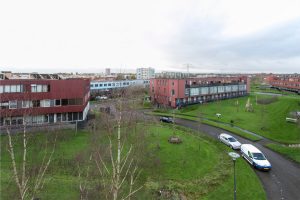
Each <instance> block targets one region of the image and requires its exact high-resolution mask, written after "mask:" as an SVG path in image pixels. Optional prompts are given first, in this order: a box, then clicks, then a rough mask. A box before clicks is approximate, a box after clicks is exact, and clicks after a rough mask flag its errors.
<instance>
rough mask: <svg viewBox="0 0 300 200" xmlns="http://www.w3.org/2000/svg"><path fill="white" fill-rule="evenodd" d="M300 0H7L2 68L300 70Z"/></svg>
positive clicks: (0, 38)
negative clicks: (187, 66) (187, 67)
mask: <svg viewBox="0 0 300 200" xmlns="http://www.w3.org/2000/svg"><path fill="white" fill-rule="evenodd" d="M299 2H300V1H299V0H295V1H294V0H248V1H246V0H149V1H144V0H121V1H114V0H107V1H102V0H95V1H93V0H84V1H83V0H82V1H77V0H51V1H43V0H20V1H15V0H8V1H1V3H0V70H11V71H14V72H33V71H36V72H103V71H104V68H107V67H110V68H112V69H113V71H120V70H121V71H133V69H135V68H137V67H154V68H155V69H156V71H162V70H168V71H171V70H172V71H186V65H187V64H189V66H190V67H189V68H190V71H191V72H218V73H219V72H229V73H230V72H275V73H276V72H277V73H300V11H299V8H300V3H299Z"/></svg>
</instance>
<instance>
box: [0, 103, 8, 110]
mask: <svg viewBox="0 0 300 200" xmlns="http://www.w3.org/2000/svg"><path fill="white" fill-rule="evenodd" d="M0 107H1V109H8V108H9V102H8V101H6V102H2V103H0Z"/></svg>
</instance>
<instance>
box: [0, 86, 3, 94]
mask: <svg viewBox="0 0 300 200" xmlns="http://www.w3.org/2000/svg"><path fill="white" fill-rule="evenodd" d="M3 91H4V87H3V85H0V93H3Z"/></svg>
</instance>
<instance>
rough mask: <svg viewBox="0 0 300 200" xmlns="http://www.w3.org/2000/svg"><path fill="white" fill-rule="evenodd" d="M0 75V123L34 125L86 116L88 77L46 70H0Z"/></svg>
mask: <svg viewBox="0 0 300 200" xmlns="http://www.w3.org/2000/svg"><path fill="white" fill-rule="evenodd" d="M1 77H2V80H0V108H1V109H0V127H1V126H2V127H3V126H7V125H16V126H17V125H20V124H23V123H24V122H26V124H29V125H34V124H45V123H46V124H48V123H50V124H52V123H59V122H73V121H83V120H85V119H86V116H87V113H88V110H89V97H90V80H89V79H61V78H60V77H59V76H57V75H50V74H31V75H28V76H24V75H18V76H5V75H3V74H1ZM24 120H25V121H24Z"/></svg>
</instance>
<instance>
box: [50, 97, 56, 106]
mask: <svg viewBox="0 0 300 200" xmlns="http://www.w3.org/2000/svg"><path fill="white" fill-rule="evenodd" d="M54 104H55V100H54V99H51V100H50V107H54Z"/></svg>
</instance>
